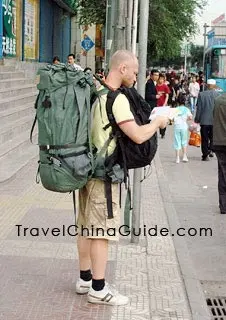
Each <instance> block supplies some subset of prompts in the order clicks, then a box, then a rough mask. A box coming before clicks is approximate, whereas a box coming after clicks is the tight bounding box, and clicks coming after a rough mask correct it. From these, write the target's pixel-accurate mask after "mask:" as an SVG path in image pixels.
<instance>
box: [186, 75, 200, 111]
mask: <svg viewBox="0 0 226 320" xmlns="http://www.w3.org/2000/svg"><path fill="white" fill-rule="evenodd" d="M188 90H189V93H190V105H191V112H192V113H193V114H194V112H195V107H196V103H197V99H198V95H199V91H200V86H199V84H198V82H197V81H196V77H192V82H191V83H190V84H189V88H188Z"/></svg>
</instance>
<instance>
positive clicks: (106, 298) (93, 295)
mask: <svg viewBox="0 0 226 320" xmlns="http://www.w3.org/2000/svg"><path fill="white" fill-rule="evenodd" d="M87 298H88V302H90V303H97V304H107V305H109V306H122V305H125V304H127V303H128V302H129V298H128V297H126V296H123V295H122V294H120V293H119V292H118V291H117V290H115V289H114V288H112V287H111V286H109V285H108V284H105V287H104V288H103V289H102V290H100V291H95V290H93V288H90V290H89V292H88V296H87Z"/></svg>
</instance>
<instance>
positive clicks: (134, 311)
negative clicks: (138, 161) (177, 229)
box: [0, 156, 209, 320]
mask: <svg viewBox="0 0 226 320" xmlns="http://www.w3.org/2000/svg"><path fill="white" fill-rule="evenodd" d="M36 170H37V165H36V163H35V162H32V163H30V165H29V166H27V167H25V168H24V169H22V170H21V171H20V172H19V173H18V174H17V175H16V177H15V178H14V179H13V180H11V181H9V182H6V183H4V184H0V203H1V205H0V206H1V213H0V221H1V224H0V271H1V278H0V284H1V286H0V288H1V289H0V290H1V291H0V300H1V304H0V319H4V320H5V319H7V320H16V319H17V320H20V319H21V320H22V319H23V320H25V319H31V318H32V319H38V320H41V319H53V320H61V319H62V320H72V319H76V320H77V319H79V320H82V319H88V320H94V319H98V320H102V319H104V320H110V319H111V320H116V319H120V320H121V319H123V320H142V319H152V320H176V319H183V320H190V319H192V316H191V310H190V305H191V301H190V302H188V297H187V292H186V290H185V284H184V279H185V280H186V282H187V283H186V285H189V283H190V282H189V281H188V280H189V279H188V277H187V279H186V274H185V276H184V274H183V276H182V272H181V268H180V265H179V262H178V258H177V254H178V252H177V253H176V251H175V239H176V238H174V241H173V236H166V237H163V236H160V234H158V236H157V237H151V236H149V235H147V236H141V238H140V242H139V245H134V244H131V243H130V238H128V237H123V238H122V239H121V241H120V243H119V244H118V245H115V244H112V245H111V246H110V255H109V263H108V268H107V277H106V278H107V281H108V282H110V283H113V284H115V285H116V287H117V288H118V289H119V290H120V292H121V293H124V294H126V295H128V296H129V297H130V304H129V305H128V306H125V307H117V308H116V307H106V306H98V305H91V304H88V303H87V302H86V296H78V295H76V294H75V281H76V279H77V277H78V275H79V270H78V257H77V252H76V238H75V237H70V236H68V235H65V236H64V235H63V234H62V233H63V232H62V233H61V235H59V236H55V237H54V236H52V235H50V234H48V235H46V236H45V235H43V234H41V233H42V232H41V228H43V229H45V230H44V231H46V230H47V228H49V229H52V228H61V229H62V230H63V225H65V226H69V225H71V224H73V223H74V220H73V211H72V199H71V198H72V197H71V196H70V195H67V194H57V193H52V192H48V191H47V190H44V189H43V187H42V186H41V185H36V184H35V175H36ZM165 183H166V181H165V180H164V173H163V171H162V168H161V164H160V161H159V158H158V156H157V158H156V161H155V164H153V166H152V171H151V175H150V177H149V178H148V179H146V180H145V181H144V182H143V185H142V217H141V226H142V229H143V226H144V225H146V226H147V227H146V228H147V229H148V228H152V227H155V225H157V226H158V230H160V229H161V228H172V225H171V226H169V222H168V221H169V220H168V214H169V213H170V212H171V213H174V212H173V204H172V202H171V200H170V198H166V194H167V192H168V190H167V189H165V190H164V187H166V186H165V185H164V184H165ZM169 205H171V207H170V208H169ZM171 223H172V219H171ZM16 225H22V227H20V231H21V230H22V228H24V227H28V228H39V231H40V234H39V235H37V231H35V230H33V231H32V232H33V236H32V235H30V232H29V230H28V231H26V232H27V234H26V236H24V234H23V232H21V234H20V236H18V230H19V229H18V228H19V227H18V226H16ZM175 226H176V225H175ZM35 235H37V236H35ZM177 242H178V243H181V242H180V240H178V239H177V240H176V243H177ZM179 246H181V244H179ZM181 257H182V255H180V258H181ZM186 258H187V259H188V257H186ZM187 262H188V263H189V261H187V260H186V261H184V263H187ZM195 284H196V282H195ZM193 289H194V292H195V291H197V290H196V288H193ZM202 308H203V310H204V313H203V314H202ZM199 311H200V309H199V310H198V311H197V312H198V314H196V315H195V317H194V314H193V318H194V319H195V318H196V319H199V320H201V319H207V318H205V317H204V316H203V315H204V314H205V306H201V311H200V314H199ZM208 319H209V318H208Z"/></svg>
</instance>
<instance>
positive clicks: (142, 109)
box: [105, 87, 157, 175]
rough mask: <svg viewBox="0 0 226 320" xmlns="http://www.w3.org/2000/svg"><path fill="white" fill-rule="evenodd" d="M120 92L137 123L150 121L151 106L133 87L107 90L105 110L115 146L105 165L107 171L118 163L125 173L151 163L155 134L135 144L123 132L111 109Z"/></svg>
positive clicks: (155, 146) (154, 148) (153, 153)
mask: <svg viewBox="0 0 226 320" xmlns="http://www.w3.org/2000/svg"><path fill="white" fill-rule="evenodd" d="M120 93H122V94H124V95H125V96H126V97H127V99H128V101H129V104H130V110H131V112H132V114H133V116H134V119H135V121H136V123H137V124H138V125H145V124H148V123H150V120H149V117H150V114H151V107H150V106H149V104H148V103H147V102H146V101H145V100H144V99H143V98H142V96H141V95H140V94H139V93H138V92H137V90H136V89H135V88H134V87H132V88H124V87H123V88H120V89H118V90H116V91H109V92H108V95H107V104H106V111H107V116H108V119H109V124H110V125H111V127H112V135H113V137H114V138H115V139H116V148H115V150H114V152H113V154H112V155H110V156H109V157H107V158H106V160H105V167H106V170H107V171H108V170H110V168H111V166H114V165H115V164H119V165H120V166H121V167H122V168H123V169H124V173H125V174H126V175H127V172H128V170H129V169H137V168H142V167H145V166H147V165H150V164H151V161H152V160H153V158H154V156H155V153H156V151H157V134H156V133H155V134H154V135H153V136H152V137H151V138H150V139H148V140H147V141H145V142H143V143H142V144H137V143H136V142H134V141H133V140H131V139H130V138H129V137H128V136H127V135H125V134H124V132H123V131H122V130H121V129H120V128H119V126H118V125H117V123H116V121H115V118H114V115H113V111H112V107H113V104H114V101H115V99H116V97H117V96H118V95H119V94H120ZM122 108H123V106H122Z"/></svg>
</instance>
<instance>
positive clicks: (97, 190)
mask: <svg viewBox="0 0 226 320" xmlns="http://www.w3.org/2000/svg"><path fill="white" fill-rule="evenodd" d="M112 208H113V219H108V211H107V201H106V198H105V185H104V181H102V180H99V179H91V180H90V181H88V183H87V184H86V186H85V187H83V188H82V189H80V190H79V214H78V220H77V226H78V234H79V235H82V236H84V237H87V238H90V239H97V238H98V239H107V240H113V241H118V240H119V232H118V230H119V226H120V209H119V185H118V184H117V183H115V184H112Z"/></svg>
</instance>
